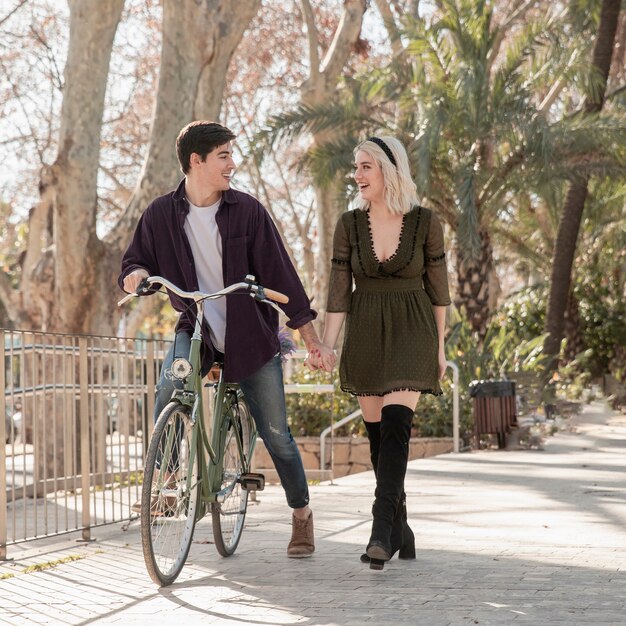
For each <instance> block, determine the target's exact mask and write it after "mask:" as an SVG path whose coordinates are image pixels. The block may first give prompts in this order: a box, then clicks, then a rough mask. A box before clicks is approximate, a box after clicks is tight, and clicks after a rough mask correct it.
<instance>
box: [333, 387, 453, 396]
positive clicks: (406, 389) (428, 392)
mask: <svg viewBox="0 0 626 626" xmlns="http://www.w3.org/2000/svg"><path fill="white" fill-rule="evenodd" d="M341 390H342V391H345V392H346V393H350V394H352V395H353V396H357V397H359V398H370V397H375V398H382V397H383V396H386V395H387V394H388V393H393V392H394V391H417V392H419V393H421V394H430V395H433V396H441V395H443V391H435V390H434V389H417V387H394V388H393V389H387V390H386V391H382V392H380V393H367V392H363V393H360V392H357V391H354V389H350V388H347V387H344V386H343V385H342V386H341Z"/></svg>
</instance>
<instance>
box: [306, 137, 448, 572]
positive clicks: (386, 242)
mask: <svg viewBox="0 0 626 626" xmlns="http://www.w3.org/2000/svg"><path fill="white" fill-rule="evenodd" d="M354 154H355V159H356V165H355V172H354V180H355V182H356V184H357V185H358V188H359V193H358V198H357V208H356V209H355V210H353V211H349V212H346V213H344V214H343V215H342V216H341V218H340V219H339V221H338V222H337V227H336V230H335V236H334V242H333V259H332V267H331V276H330V283H329V289H328V303H327V307H326V311H327V314H326V322H325V330H324V338H323V340H322V342H323V343H324V344H325V345H326V346H328V347H330V348H334V347H335V344H336V342H337V338H338V336H339V332H340V330H341V327H342V325H343V323H344V321H345V322H346V330H345V337H344V344H343V349H342V353H341V362H340V367H339V374H340V379H341V388H342V389H343V390H344V391H348V392H350V393H352V394H354V395H356V396H357V397H358V401H359V405H360V407H361V411H362V413H363V419H364V421H365V427H366V429H367V433H368V437H369V442H370V455H371V460H372V465H373V467H374V472H375V475H376V492H375V496H376V497H375V501H374V506H373V509H372V513H373V524H372V533H371V537H370V540H369V543H368V545H367V550H366V554H364V555H362V557H361V560H362V561H364V562H369V563H370V567H371V568H372V569H383V567H384V562H385V561H388V560H389V559H390V558H391V557H392V556H393V554H394V553H395V552H396V551H399V558H415V540H414V536H413V532H412V531H411V529H410V528H409V526H408V524H407V521H406V498H405V494H404V477H405V474H406V466H407V461H408V452H409V439H410V436H411V423H412V419H413V413H414V411H415V407H416V405H417V401H418V399H419V397H420V394H422V393H432V394H435V395H439V394H441V389H440V387H439V380H440V379H441V378H442V377H443V374H444V372H445V369H446V357H445V353H444V344H443V339H444V325H445V314H446V306H447V305H449V304H450V296H449V293H448V280H447V271H446V262H445V253H444V248H443V231H442V228H441V225H440V223H439V220H438V219H437V217H436V216H435V215H434V213H433V212H432V211H430V210H429V209H425V208H423V207H420V206H419V205H418V204H417V191H416V187H415V184H414V183H413V180H412V179H411V175H410V171H409V161H408V157H407V154H406V151H405V149H404V147H403V146H402V144H401V143H400V142H399V141H398V140H397V139H395V138H394V137H370V138H369V139H367V140H366V141H364V142H362V143H361V144H359V145H358V146H357V147H356V149H355V151H354ZM353 278H354V283H355V290H354V292H353V291H352V281H353ZM317 365H318V366H320V367H324V368H325V369H328V367H329V365H330V363H329V362H328V358H325V359H322V358H321V357H319V358H318V360H317Z"/></svg>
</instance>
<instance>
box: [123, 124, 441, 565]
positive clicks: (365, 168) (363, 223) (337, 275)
mask: <svg viewBox="0 0 626 626" xmlns="http://www.w3.org/2000/svg"><path fill="white" fill-rule="evenodd" d="M234 139H235V135H234V133H232V131H230V130H229V129H228V128H226V127H224V126H221V125H220V124H217V123H215V122H207V121H198V122H192V123H191V124H188V125H187V126H185V127H184V128H183V129H182V130H181V132H180V134H179V136H178V138H177V140H176V151H177V155H178V160H179V163H180V167H181V170H182V172H183V174H184V178H183V180H182V181H181V182H180V184H179V185H178V187H177V189H176V190H174V191H172V192H170V193H168V194H165V195H164V196H160V197H159V198H156V199H155V200H154V201H153V202H152V203H150V205H149V206H148V207H147V208H146V210H145V211H144V213H143V215H142V216H141V218H140V220H139V223H138V225H137V228H136V230H135V233H134V235H133V239H132V241H131V244H130V246H129V247H128V250H127V251H126V253H125V255H124V258H123V260H122V272H121V274H120V277H119V279H118V283H119V285H120V287H121V288H122V289H124V290H125V291H126V292H133V291H135V290H136V289H137V286H138V284H139V283H140V281H141V280H142V279H143V278H144V277H146V276H151V275H160V276H163V277H165V278H167V279H168V280H170V281H171V282H173V283H174V284H176V285H177V286H178V287H180V288H181V289H183V290H185V291H195V290H200V291H203V292H205V293H213V292H215V291H218V290H221V289H223V288H224V285H225V284H227V285H228V284H232V283H234V282H238V281H240V280H241V279H242V278H243V277H244V276H245V275H246V274H253V275H255V276H256V277H257V279H258V280H259V282H260V283H261V284H263V285H266V286H268V287H272V288H273V289H277V290H279V291H281V292H283V293H285V294H286V295H287V296H289V303H288V304H286V305H282V308H283V311H284V312H285V314H286V315H287V317H288V318H289V321H288V322H287V326H289V327H290V328H292V329H298V331H299V332H300V334H301V336H302V338H303V340H304V342H305V344H306V347H307V351H308V356H307V361H306V363H307V365H308V366H309V367H311V368H313V369H324V370H326V371H330V370H332V368H333V367H334V366H335V365H336V360H337V357H336V354H335V350H334V349H335V345H336V343H337V340H338V338H339V335H340V332H341V329H342V327H343V325H344V324H345V332H344V339H343V347H342V350H341V360H340V365H339V375H340V380H341V388H342V389H343V390H344V391H347V392H349V393H351V394H353V395H355V396H357V398H358V401H359V405H360V407H361V411H362V414H363V420H364V422H365V427H366V429H367V433H368V437H369V443H370V455H371V460H372V465H373V467H374V472H375V474H376V491H375V501H374V505H373V508H372V513H373V524H372V532H371V537H370V540H369V543H368V545H367V548H366V552H365V554H363V555H362V556H361V560H362V561H363V562H367V563H370V567H371V568H373V569H382V568H383V566H384V563H385V561H388V560H389V559H390V558H391V557H392V556H393V555H394V554H395V553H396V552H398V555H399V557H400V558H406V559H410V558H415V542H414V536H413V532H412V531H411V529H410V527H409V525H408V523H407V512H406V495H405V492H404V477H405V473H406V466H407V461H408V452H409V439H410V434H411V423H412V418H413V413H414V410H415V407H416V405H417V402H418V399H419V397H420V394H421V393H432V394H440V393H441V389H440V386H439V380H440V379H441V378H442V377H443V374H444V372H445V368H446V358H445V354H444V345H443V339H444V325H445V311H446V307H447V306H448V305H449V304H450V297H449V293H448V282H447V271H446V262H445V253H444V241H443V231H442V228H441V225H440V222H439V220H438V219H437V217H436V216H435V214H434V213H433V212H432V211H431V210H429V209H426V208H424V207H421V206H419V204H418V199H417V190H416V186H415V184H414V182H413V180H412V178H411V174H410V170H409V161H408V157H407V153H406V150H405V148H404V146H403V145H402V144H401V143H400V141H398V140H397V139H395V138H393V137H386V136H383V137H369V138H368V139H366V140H365V141H363V142H361V143H360V144H359V145H358V146H357V147H356V149H355V151H354V155H355V170H354V180H355V182H356V184H357V186H358V195H357V199H356V206H355V208H354V209H353V210H350V211H347V212H345V213H343V214H342V215H341V217H340V219H339V221H338V222H337V226H336V230H335V234H334V240H333V258H332V267H331V274H330V280H329V289H328V299H327V306H326V317H325V320H324V322H325V324H324V334H323V339H322V340H321V341H320V339H319V337H318V335H317V332H316V331H315V328H314V326H313V323H312V322H313V320H314V319H315V317H316V315H317V314H316V312H315V311H313V310H312V309H311V308H310V301H309V299H308V297H307V295H306V293H305V291H304V288H303V287H302V283H301V282H300V279H299V277H298V275H297V272H296V270H295V268H294V266H293V264H292V263H291V261H290V259H289V255H288V254H287V252H286V250H285V248H284V245H283V243H282V241H281V239H280V235H279V234H278V231H277V229H276V226H275V225H274V223H273V222H272V219H271V218H270V216H269V213H268V212H267V210H266V209H265V207H263V205H261V203H260V202H259V201H258V200H257V199H256V198H254V197H253V196H251V195H250V194H247V193H245V192H242V191H238V190H236V189H232V188H231V186H230V180H231V176H232V174H233V171H234V169H235V163H234V160H233V148H232V143H233V140H234ZM353 287H354V288H353ZM171 302H172V305H173V307H174V308H175V309H176V310H178V311H179V312H180V313H181V315H180V317H179V321H178V324H177V327H176V341H175V342H174V343H173V345H172V347H171V349H170V352H169V354H168V355H167V356H166V358H165V360H164V363H163V366H162V369H161V376H160V380H159V384H158V385H157V390H156V391H157V395H156V402H155V414H154V418H155V420H156V419H157V418H158V416H159V414H160V412H161V410H162V409H163V407H164V406H165V405H166V404H167V402H168V401H169V398H170V397H171V394H172V391H173V387H174V386H175V385H176V384H177V382H176V381H174V380H172V376H170V375H169V373H168V368H171V363H172V361H173V359H174V358H176V357H177V356H180V355H182V354H185V351H187V352H188V350H189V341H190V333H191V330H192V329H193V322H194V320H193V318H192V316H193V311H192V310H190V308H189V307H188V306H187V303H185V302H183V301H180V299H176V298H175V297H171ZM207 305H210V306H207V308H206V309H205V315H206V318H207V324H206V329H205V330H206V332H204V333H203V339H204V344H203V347H204V353H203V366H204V367H203V370H208V368H209V367H210V365H211V363H212V362H213V361H214V360H216V359H217V360H218V361H221V362H222V363H223V375H224V378H225V379H226V380H228V381H229V382H237V383H239V385H240V387H241V389H242V390H243V392H244V395H245V396H246V399H247V400H248V404H249V406H250V410H251V413H252V416H253V418H254V420H255V423H256V425H257V429H258V432H259V435H260V436H261V438H262V439H263V440H264V442H265V445H266V448H267V450H268V452H269V454H270V456H271V457H272V460H273V461H274V464H275V466H276V470H277V472H278V475H279V477H280V480H281V484H282V486H283V488H284V490H285V495H286V498H287V503H288V505H289V506H290V507H291V509H292V510H293V515H292V536H291V541H290V542H289V545H288V548H287V555H288V556H289V557H292V558H301V557H309V556H311V555H312V554H313V552H314V550H315V541H314V531H313V514H312V511H311V509H310V507H309V491H308V483H307V480H306V475H305V473H304V468H303V465H302V460H301V457H300V454H299V451H298V447H297V445H296V443H295V441H294V439H293V437H292V435H291V432H290V430H289V426H288V424H287V416H286V409H285V398H284V383H283V374H282V365H281V360H280V356H279V355H278V354H277V353H278V352H279V343H278V316H277V314H276V312H275V311H273V310H272V309H271V308H270V307H266V306H265V307H263V306H258V305H257V304H256V303H255V301H254V300H253V299H252V298H239V299H237V296H236V295H234V294H233V295H229V296H227V297H226V298H221V299H219V300H211V301H208V302H207Z"/></svg>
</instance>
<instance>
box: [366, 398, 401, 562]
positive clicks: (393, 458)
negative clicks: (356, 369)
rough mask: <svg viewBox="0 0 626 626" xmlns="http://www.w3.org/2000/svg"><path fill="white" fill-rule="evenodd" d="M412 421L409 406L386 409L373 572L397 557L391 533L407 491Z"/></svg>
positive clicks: (373, 538)
mask: <svg viewBox="0 0 626 626" xmlns="http://www.w3.org/2000/svg"><path fill="white" fill-rule="evenodd" d="M412 421H413V410H412V409H410V408H409V407H407V406H404V405H402V404H390V405H388V406H385V407H383V410H382V417H381V422H380V450H379V454H378V463H377V467H376V493H375V495H376V499H375V501H374V506H373V508H372V513H373V516H374V521H373V523H372V534H371V536H370V540H369V543H368V544H367V550H366V553H367V556H369V557H370V568H372V569H382V568H383V566H384V562H385V561H388V560H389V559H390V558H391V557H392V555H393V553H394V550H393V548H392V545H391V532H392V528H393V522H394V518H395V517H396V511H397V509H398V505H399V503H400V501H401V496H402V492H403V488H404V476H405V474H406V465H407V462H408V458H409V439H410V437H411V423H412Z"/></svg>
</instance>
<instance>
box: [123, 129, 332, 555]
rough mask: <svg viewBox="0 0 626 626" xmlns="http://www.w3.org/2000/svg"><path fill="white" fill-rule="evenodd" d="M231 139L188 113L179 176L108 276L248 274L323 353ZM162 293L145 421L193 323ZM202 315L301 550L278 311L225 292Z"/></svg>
mask: <svg viewBox="0 0 626 626" xmlns="http://www.w3.org/2000/svg"><path fill="white" fill-rule="evenodd" d="M234 139H235V135H234V134H233V133H232V132H231V131H230V130H229V129H228V128H225V127H224V126H221V125H219V124H217V123H214V122H204V121H200V122H192V123H191V124H188V125H187V126H185V127H184V128H183V129H182V130H181V131H180V134H179V136H178V138H177V140H176V151H177V155H178V160H179V163H180V167H181V169H182V171H183V173H184V175H185V178H184V179H183V180H182V181H181V183H180V184H179V185H178V188H177V189H176V190H175V191H173V192H171V193H168V194H166V195H164V196H161V197H159V198H157V199H156V200H154V201H153V202H152V203H151V204H150V205H149V206H148V208H147V209H146V211H145V212H144V214H143V215H142V217H141V219H140V220H139V223H138V225H137V228H136V230H135V234H134V237H133V240H132V242H131V244H130V246H129V248H128V250H127V251H126V253H125V254H124V258H123V260H122V273H121V274H120V277H119V280H118V282H119V284H120V286H121V287H122V288H123V289H124V290H125V291H126V292H129V293H130V292H134V291H136V289H137V286H138V285H139V283H140V282H141V280H143V278H145V277H147V276H151V275H160V276H163V277H164V278H167V279H169V280H170V281H172V282H173V283H174V284H175V285H177V286H178V287H180V288H181V289H184V290H186V291H196V290H199V291H203V292H207V293H212V292H215V291H218V290H220V289H223V288H224V286H227V285H230V284H232V283H235V282H240V281H241V280H243V279H244V277H245V276H246V275H247V274H253V275H254V276H255V277H256V278H257V280H258V281H259V283H260V284H261V285H263V286H265V287H269V288H272V289H275V290H277V291H281V292H283V293H284V294H286V295H287V296H289V303H288V304H286V305H282V308H283V310H284V312H285V314H286V315H287V316H288V317H289V321H288V322H287V325H288V326H289V327H291V328H293V329H298V330H299V332H300V334H301V336H302V338H303V339H304V342H305V344H306V347H307V350H308V351H309V353H312V352H315V354H316V355H317V353H318V352H316V351H319V353H320V354H321V355H323V356H324V357H325V358H326V359H327V360H333V359H334V354H332V353H329V350H328V348H326V347H324V346H323V345H322V344H321V342H320V341H319V338H318V336H317V333H316V331H315V329H314V327H313V324H312V320H314V319H315V317H316V316H317V313H316V312H315V311H313V310H312V309H311V308H310V301H309V298H308V297H307V295H306V293H305V292H304V288H303V287H302V283H301V282H300V279H299V278H298V275H297V273H296V270H295V268H294V267H293V265H292V263H291V261H290V260H289V257H288V255H287V252H286V250H285V248H284V246H283V243H282V241H281V239H280V236H279V234H278V231H277V230H276V227H275V225H274V223H273V222H272V220H271V218H270V216H269V214H268V213H267V211H266V210H265V208H264V207H263V206H262V205H261V203H260V202H259V201H258V200H257V199H256V198H254V197H252V196H250V195H248V194H247V193H243V192H241V191H237V190H234V189H231V188H230V179H231V176H232V173H233V171H234V169H235V163H234V161H233V150H232V141H233V140H234ZM170 300H171V302H172V306H173V307H174V308H175V309H176V310H177V311H180V312H181V316H180V319H179V322H178V325H177V328H176V341H175V342H174V345H173V346H172V348H171V349H170V352H169V354H168V355H167V356H166V358H165V360H164V363H163V367H162V370H161V376H160V380H159V384H158V387H157V396H156V402H155V420H156V419H157V417H158V415H159V414H160V412H161V411H162V410H163V408H164V407H165V405H166V404H167V403H168V401H169V399H170V397H171V395H172V391H173V388H174V383H173V381H172V380H171V378H172V377H171V376H168V370H169V368H170V367H171V364H172V361H173V359H174V358H176V357H178V356H182V355H187V354H188V351H189V345H190V344H189V342H190V334H191V331H192V329H193V318H192V313H190V311H189V310H188V309H187V306H186V303H185V302H184V301H183V300H182V299H180V298H178V297H176V296H174V295H170ZM205 318H206V323H205V327H204V329H203V331H204V332H203V339H204V348H205V350H204V354H203V365H204V368H205V369H207V368H208V366H209V365H210V364H211V363H212V362H213V360H214V359H215V357H216V356H217V357H223V362H224V370H223V371H224V377H225V379H226V380H227V381H229V382H238V383H239V384H240V387H241V389H242V390H243V393H244V395H245V396H246V398H247V400H248V404H249V406H250V410H251V412H252V416H253V418H254V420H255V422H256V425H257V429H258V431H259V435H260V436H261V438H262V439H263V441H264V442H265V446H266V448H267V450H268V452H269V454H270V455H271V457H272V460H273V461H274V464H275V466H276V470H277V472H278V475H279V477H280V480H281V484H282V486H283V488H284V489H285V494H286V498H287V503H288V505H289V506H290V507H291V508H292V509H293V515H292V536H291V541H290V542H289V545H288V548H287V555H288V556H289V557H292V558H299V557H308V556H311V555H312V554H313V551H314V550H315V544H314V536H313V514H312V512H311V509H310V507H309V491H308V485H307V480H306V476H305V473H304V467H303V465H302V459H301V457H300V453H299V451H298V448H297V446H296V443H295V441H294V440H293V438H292V436H291V433H290V431H289V427H288V425H287V417H286V409H285V396H284V385H283V376H282V366H281V361H280V355H279V351H280V346H279V341H278V316H277V314H276V312H275V311H274V310H273V309H272V308H271V307H269V306H267V305H263V304H259V303H257V302H255V301H254V300H253V299H252V298H250V297H248V296H247V297H243V296H241V295H235V294H233V295H229V296H226V297H225V298H220V299H217V300H209V301H207V302H206V303H205Z"/></svg>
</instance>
